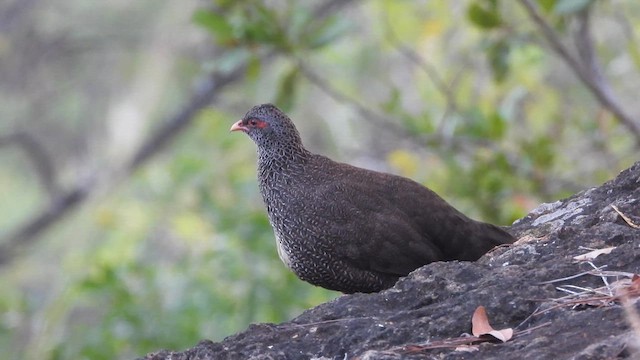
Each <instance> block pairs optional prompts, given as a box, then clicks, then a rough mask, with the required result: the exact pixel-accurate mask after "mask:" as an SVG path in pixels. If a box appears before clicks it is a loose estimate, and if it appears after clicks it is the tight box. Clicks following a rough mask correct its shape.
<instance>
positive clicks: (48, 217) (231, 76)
mask: <svg viewBox="0 0 640 360" xmlns="http://www.w3.org/2000/svg"><path fill="white" fill-rule="evenodd" d="M353 1H354V0H329V1H326V2H324V3H322V4H320V5H319V6H318V7H317V8H316V10H315V11H314V14H316V16H315V19H319V18H322V17H326V16H329V15H331V14H332V12H335V11H337V10H336V9H339V8H341V7H343V6H345V5H347V4H350V3H351V2H353ZM275 55H276V52H275V51H271V52H268V53H266V54H265V55H263V56H262V57H261V61H266V60H268V59H271V58H272V57H273V56H275ZM247 65H248V64H247V63H244V64H239V65H238V67H237V68H236V69H235V70H233V71H231V72H229V73H225V74H220V73H214V74H211V75H209V76H207V77H205V78H204V80H203V82H202V85H201V86H199V87H198V88H197V89H195V90H194V93H193V95H192V96H191V98H189V100H188V101H187V103H186V104H185V105H184V106H183V108H182V109H181V110H180V111H178V112H177V113H176V114H174V115H172V116H170V117H168V119H167V120H166V121H165V122H164V123H163V125H161V126H160V127H159V128H158V129H157V130H156V131H155V132H154V133H153V134H152V135H151V136H149V138H148V139H147V140H146V141H145V142H143V143H142V145H141V146H140V148H139V149H138V151H136V152H135V154H134V155H133V156H132V157H131V159H130V160H129V161H127V162H125V165H124V167H123V169H122V170H121V172H120V173H121V175H123V176H127V175H130V174H131V173H133V172H134V171H135V170H136V169H138V168H139V167H140V166H142V165H144V164H145V163H146V162H147V161H148V160H149V159H151V157H153V156H154V155H156V154H158V152H160V151H161V150H162V149H164V148H166V147H167V146H168V145H169V144H170V143H171V141H172V140H174V139H175V138H176V137H177V136H178V135H179V134H181V133H182V131H183V130H185V129H186V128H187V127H188V126H189V125H190V124H191V123H192V122H193V120H194V119H195V115H196V114H197V113H198V112H199V111H200V110H202V109H203V108H205V107H206V106H209V105H210V104H211V103H212V102H214V101H215V98H216V96H218V95H219V93H220V91H222V90H223V89H224V88H225V87H228V86H230V85H232V84H234V83H236V82H238V81H240V80H241V79H242V78H244V75H245V73H246V68H247ZM103 182H105V181H104V179H98V178H97V175H96V174H95V173H94V174H93V175H92V176H91V177H90V178H89V179H85V180H84V181H79V182H78V183H77V184H75V185H74V186H73V187H72V188H71V189H69V190H67V191H63V192H62V193H61V194H59V195H57V196H56V198H55V199H53V200H52V201H51V202H50V204H49V205H48V206H47V207H45V208H44V209H42V210H41V211H40V212H39V213H37V214H35V215H34V216H33V217H31V218H30V219H29V220H27V221H26V222H25V223H24V224H23V225H22V226H19V227H18V229H17V230H16V231H14V232H12V233H10V234H9V235H8V236H6V237H4V238H3V239H0V265H3V264H6V263H8V262H9V261H10V260H11V259H13V258H14V257H15V256H16V255H17V254H18V252H19V251H20V249H22V248H24V246H26V245H28V244H30V243H33V242H34V241H35V240H37V238H38V235H41V234H42V233H43V232H44V231H45V230H47V229H48V228H49V227H51V226H52V225H54V224H55V223H57V222H58V221H59V220H60V219H62V218H63V217H64V216H65V215H67V214H69V213H70V212H71V211H72V210H74V209H75V208H77V207H78V206H79V205H81V204H82V203H83V202H84V201H86V200H87V199H88V198H89V196H90V195H91V194H92V193H94V192H95V190H96V188H97V187H98V186H99V185H100V186H102V185H106V184H102V183H103Z"/></svg>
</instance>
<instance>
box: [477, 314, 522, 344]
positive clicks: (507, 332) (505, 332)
mask: <svg viewBox="0 0 640 360" xmlns="http://www.w3.org/2000/svg"><path fill="white" fill-rule="evenodd" d="M471 333H472V334H473V336H477V337H480V336H483V335H490V336H493V337H494V338H496V339H498V340H500V341H502V342H507V341H509V339H511V338H512V337H513V329H511V328H507V329H502V330H495V329H494V328H492V327H491V325H490V324H489V318H488V317H487V311H486V310H485V308H484V306H478V307H477V308H476V311H474V312H473V316H472V317H471Z"/></svg>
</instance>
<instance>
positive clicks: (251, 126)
mask: <svg viewBox="0 0 640 360" xmlns="http://www.w3.org/2000/svg"><path fill="white" fill-rule="evenodd" d="M229 131H242V132H244V133H246V134H247V135H249V137H250V138H251V140H253V141H254V142H255V143H256V145H258V148H259V149H261V150H270V149H274V148H282V146H287V147H298V146H299V147H300V148H301V149H302V141H301V140H300V134H299V133H298V130H296V127H295V126H294V125H293V122H292V121H291V119H289V117H288V116H287V115H286V114H285V113H284V112H282V111H281V110H280V109H278V108H277V107H276V106H275V105H272V104H262V105H257V106H254V107H252V108H251V110H249V111H248V112H247V113H246V114H245V115H244V117H243V118H242V120H239V121H238V122H236V123H235V124H233V125H232V126H231V129H229Z"/></svg>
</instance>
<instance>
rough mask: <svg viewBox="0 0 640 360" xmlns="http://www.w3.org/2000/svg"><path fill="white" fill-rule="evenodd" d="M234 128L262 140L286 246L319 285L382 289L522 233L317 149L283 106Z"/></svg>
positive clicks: (296, 268) (300, 270)
mask: <svg viewBox="0 0 640 360" xmlns="http://www.w3.org/2000/svg"><path fill="white" fill-rule="evenodd" d="M231 130H233V131H235V130H241V131H244V132H245V133H247V134H248V135H249V137H251V139H252V140H253V141H254V142H255V143H256V144H257V146H258V183H259V187H260V193H261V194H262V198H263V200H264V203H265V205H266V208H267V213H268V215H269V221H270V222H271V226H272V227H273V229H274V232H275V235H276V240H277V244H278V254H279V255H280V258H281V259H282V261H283V262H284V263H285V264H286V265H287V266H288V267H289V268H290V269H291V270H293V272H294V273H295V274H296V275H297V276H298V277H299V278H300V279H302V280H305V281H308V282H310V283H311V284H314V285H317V286H322V287H324V288H327V289H332V290H338V291H342V292H345V293H353V292H375V291H380V290H383V289H386V288H388V287H391V286H393V284H394V283H395V282H396V281H397V280H398V278H400V277H402V276H405V275H407V274H408V273H409V272H411V271H412V270H415V269H417V268H418V267H420V266H422V265H425V264H428V263H430V262H434V261H441V260H477V259H478V258H479V257H480V256H482V255H483V254H485V253H486V252H487V251H489V250H490V249H492V248H493V247H494V246H496V245H500V244H505V243H511V242H513V241H514V238H513V237H512V236H511V235H509V234H508V233H506V232H505V231H503V230H501V229H500V228H498V227H496V226H494V225H491V224H485V223H481V222H478V221H475V220H472V219H469V218H468V217H466V216H465V215H463V214H462V213H460V212H459V211H457V210H456V209H454V208H453V207H452V206H450V205H449V204H447V203H446V202H445V201H444V200H443V199H442V198H440V197H439V196H438V195H437V194H436V193H434V192H433V191H431V190H429V189H428V188H426V187H424V186H422V185H420V184H418V183H417V182H415V181H412V180H409V179H406V178H403V177H400V176H395V175H391V174H385V173H380V172H375V171H371V170H366V169H361V168H358V167H354V166H351V165H348V164H343V163H338V162H335V161H332V160H331V159H329V158H327V157H324V156H322V155H316V154H312V153H311V152H309V151H307V150H306V149H305V148H304V146H303V145H302V141H301V139H300V135H299V133H298V131H297V130H296V128H295V126H294V124H293V122H292V121H291V120H290V119H289V118H288V117H287V115H285V114H284V113H283V112H282V111H280V110H279V109H278V108H276V107H275V106H274V105H271V104H264V105H259V106H255V107H253V108H252V109H251V110H249V112H247V114H246V115H245V116H244V118H243V119H242V120H240V121H238V122H237V123H235V124H234V125H233V126H232V127H231Z"/></svg>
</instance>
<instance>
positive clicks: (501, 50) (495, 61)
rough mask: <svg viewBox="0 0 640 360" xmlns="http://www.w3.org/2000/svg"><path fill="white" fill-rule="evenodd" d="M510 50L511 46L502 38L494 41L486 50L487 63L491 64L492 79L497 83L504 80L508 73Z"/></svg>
mask: <svg viewBox="0 0 640 360" xmlns="http://www.w3.org/2000/svg"><path fill="white" fill-rule="evenodd" d="M510 52H511V46H510V45H509V43H508V42H507V41H506V40H504V39H501V40H498V41H496V42H494V43H493V44H492V45H491V46H490V47H489V49H488V50H487V56H488V58H489V64H490V65H491V70H492V72H493V80H494V81H495V82H497V83H500V82H502V81H504V79H506V77H507V75H508V74H509V69H510V66H509V53H510Z"/></svg>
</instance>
